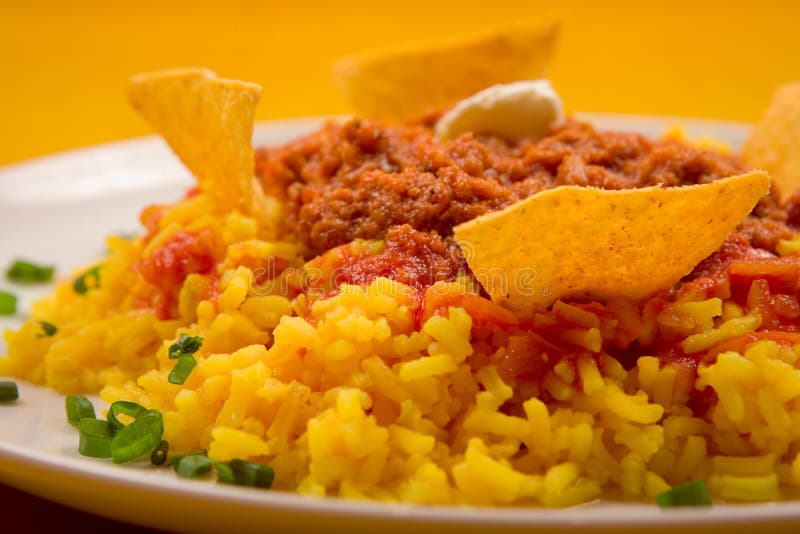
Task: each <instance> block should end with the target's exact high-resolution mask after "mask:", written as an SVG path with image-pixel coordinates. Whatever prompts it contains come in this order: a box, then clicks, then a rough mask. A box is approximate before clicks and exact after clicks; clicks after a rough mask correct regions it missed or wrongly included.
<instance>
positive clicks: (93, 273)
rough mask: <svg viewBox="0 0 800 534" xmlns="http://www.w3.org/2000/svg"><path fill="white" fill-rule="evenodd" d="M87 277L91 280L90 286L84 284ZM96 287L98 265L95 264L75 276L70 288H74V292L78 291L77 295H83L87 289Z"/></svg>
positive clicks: (98, 271)
mask: <svg viewBox="0 0 800 534" xmlns="http://www.w3.org/2000/svg"><path fill="white" fill-rule="evenodd" d="M89 279H91V280H93V282H92V286H91V287H90V286H88V285H87V284H86V282H87V281H88V280H89ZM98 287H100V266H99V265H95V266H94V267H92V268H91V269H89V270H87V271H85V272H84V273H83V274H81V275H80V276H78V278H76V279H75V282H73V284H72V289H74V290H75V293H78V294H79V295H85V294H86V292H87V291H89V289H92V288H98Z"/></svg>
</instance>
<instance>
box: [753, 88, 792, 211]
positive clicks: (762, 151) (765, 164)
mask: <svg viewBox="0 0 800 534" xmlns="http://www.w3.org/2000/svg"><path fill="white" fill-rule="evenodd" d="M742 158H743V159H744V161H745V163H747V164H748V165H750V166H751V167H755V168H757V169H765V170H766V171H768V172H769V173H770V176H772V185H773V194H774V195H775V196H777V197H778V198H779V199H781V200H784V201H785V200H787V199H788V198H789V197H791V196H792V195H793V194H794V193H795V192H797V191H798V190H800V81H797V82H792V83H788V84H786V85H783V86H781V87H779V88H778V90H777V91H775V94H774V95H772V101H771V102H770V104H769V107H768V108H767V112H766V114H765V115H764V118H763V119H761V121H759V122H758V123H757V124H756V125H755V127H754V128H753V131H752V133H751V134H750V137H749V138H748V139H747V141H746V142H745V144H744V147H743V148H742Z"/></svg>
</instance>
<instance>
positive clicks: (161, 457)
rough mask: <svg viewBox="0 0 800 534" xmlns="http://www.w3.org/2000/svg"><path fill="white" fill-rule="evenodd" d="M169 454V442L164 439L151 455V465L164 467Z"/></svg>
mask: <svg viewBox="0 0 800 534" xmlns="http://www.w3.org/2000/svg"><path fill="white" fill-rule="evenodd" d="M168 453H169V441H167V440H165V439H162V440H161V443H159V444H158V445H156V448H155V449H153V452H151V453H150V463H151V464H153V465H164V464H165V463H166V461H167V454H168Z"/></svg>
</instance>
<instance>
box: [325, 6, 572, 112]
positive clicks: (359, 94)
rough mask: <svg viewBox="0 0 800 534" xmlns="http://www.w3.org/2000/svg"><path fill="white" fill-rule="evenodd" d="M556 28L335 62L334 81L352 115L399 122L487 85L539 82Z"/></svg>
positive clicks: (520, 28) (525, 28)
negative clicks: (346, 100) (350, 107)
mask: <svg viewBox="0 0 800 534" xmlns="http://www.w3.org/2000/svg"><path fill="white" fill-rule="evenodd" d="M559 26H560V24H559V23H558V22H557V21H547V22H544V23H541V22H537V23H530V22H528V23H523V24H514V25H509V26H504V27H501V28H497V29H494V30H490V31H487V32H484V33H481V34H477V35H470V36H463V37H456V38H451V39H448V40H440V41H433V42H430V43H410V44H406V45H402V46H397V47H393V48H387V49H384V50H377V51H374V52H368V53H365V54H362V55H358V56H353V57H349V58H345V59H343V60H340V61H339V62H337V63H336V64H335V65H334V69H333V76H334V81H335V82H336V83H337V85H339V87H340V88H341V90H342V91H343V92H344V94H345V96H346V97H347V98H348V100H350V103H351V105H352V106H353V108H354V110H355V112H356V113H357V114H358V115H361V116H363V117H366V118H369V119H389V120H404V119H408V118H409V117H414V116H417V115H421V114H422V113H424V112H426V111H428V110H430V109H432V108H443V107H447V106H450V105H452V104H454V103H456V102H458V101H459V100H461V99H463V98H466V97H467V96H469V95H472V94H474V93H476V92H478V91H480V90H481V89H484V88H486V87H489V86H491V85H495V84H498V83H508V82H512V81H515V80H535V79H538V78H541V77H542V76H543V75H544V71H545V68H546V67H547V64H548V63H549V61H550V57H551V56H552V54H553V49H554V48H555V43H556V38H557V36H558V32H559Z"/></svg>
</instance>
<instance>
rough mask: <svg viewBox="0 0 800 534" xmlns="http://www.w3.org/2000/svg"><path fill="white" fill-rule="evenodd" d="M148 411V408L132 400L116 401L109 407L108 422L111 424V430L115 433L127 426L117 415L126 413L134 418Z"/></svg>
mask: <svg viewBox="0 0 800 534" xmlns="http://www.w3.org/2000/svg"><path fill="white" fill-rule="evenodd" d="M146 413H147V408H145V407H144V406H140V405H138V404H136V403H135V402H131V401H116V402H114V403H112V404H111V406H110V407H109V408H108V424H109V425H111V431H112V432H114V433H115V434H116V433H117V432H119V431H120V430H122V429H123V428H125V427H126V426H127V425H124V424H123V423H121V422H120V421H119V419H117V415H119V414H125V415H128V416H130V417H132V418H133V419H134V421H135V420H136V419H139V418H140V417H141V416H143V415H144V414H146Z"/></svg>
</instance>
